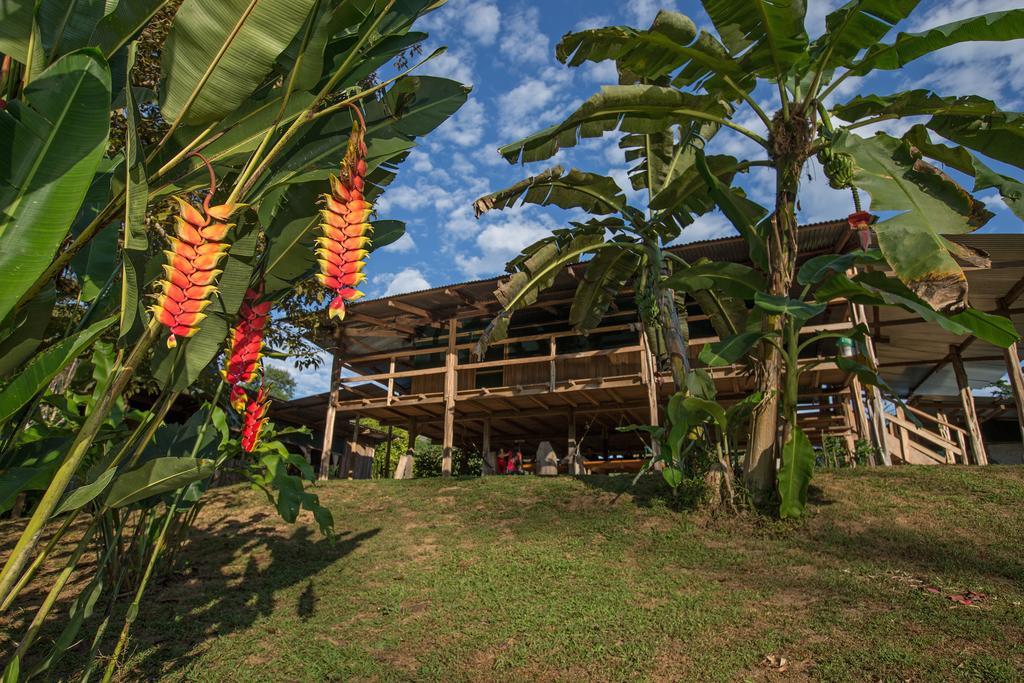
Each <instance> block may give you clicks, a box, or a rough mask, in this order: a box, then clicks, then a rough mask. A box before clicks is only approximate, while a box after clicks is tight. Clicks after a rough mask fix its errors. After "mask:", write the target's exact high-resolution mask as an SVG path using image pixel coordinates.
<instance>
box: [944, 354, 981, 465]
mask: <svg viewBox="0 0 1024 683" xmlns="http://www.w3.org/2000/svg"><path fill="white" fill-rule="evenodd" d="M949 357H950V361H951V363H952V364H953V372H954V373H955V374H956V385H957V387H958V388H959V389H960V403H961V404H962V405H963V409H964V426H965V427H966V428H967V435H968V437H969V438H970V440H971V452H972V453H974V464H976V465H987V464H988V454H987V453H986V452H985V442H984V440H982V438H981V423H979V422H978V410H977V408H976V407H975V405H974V394H972V393H971V385H970V384H969V383H968V381H967V370H966V369H965V368H964V359H963V357H962V356H961V355H960V349H959V348H958V347H956V346H951V347H949Z"/></svg>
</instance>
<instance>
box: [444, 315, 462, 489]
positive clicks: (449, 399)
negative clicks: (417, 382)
mask: <svg viewBox="0 0 1024 683" xmlns="http://www.w3.org/2000/svg"><path fill="white" fill-rule="evenodd" d="M458 324H459V321H458V320H457V319H456V318H451V319H450V320H449V321H448V350H447V351H446V352H445V356H444V435H443V438H442V442H441V447H442V449H443V457H442V460H441V475H442V476H445V477H450V476H452V444H453V442H454V440H455V394H456V392H458V375H457V370H456V367H455V366H456V362H457V360H458V358H457V356H456V355H455V337H456V327H457V326H458Z"/></svg>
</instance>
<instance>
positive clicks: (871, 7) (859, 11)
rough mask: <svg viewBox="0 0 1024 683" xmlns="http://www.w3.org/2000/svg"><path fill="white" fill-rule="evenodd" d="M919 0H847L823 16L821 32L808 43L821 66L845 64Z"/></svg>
mask: <svg viewBox="0 0 1024 683" xmlns="http://www.w3.org/2000/svg"><path fill="white" fill-rule="evenodd" d="M920 1H921V0H851V2H848V3H846V4H845V5H843V6H842V7H840V8H839V9H837V10H835V11H834V12H831V13H830V14H829V15H828V16H826V17H825V29H826V30H825V33H824V34H823V35H822V36H821V37H820V38H818V39H817V40H815V41H814V43H813V44H812V45H811V54H812V56H813V58H815V59H816V60H819V63H822V64H823V66H824V68H825V69H834V68H836V67H839V66H842V67H849V66H850V65H851V64H852V63H853V60H854V59H855V58H856V57H857V55H858V54H860V52H861V51H862V50H863V49H864V48H865V47H867V46H870V45H874V44H875V43H877V42H878V41H879V40H881V39H882V38H884V37H885V35H886V34H887V33H889V31H891V30H892V27H893V26H894V25H895V24H896V23H898V22H899V21H900V20H902V19H905V18H907V17H908V16H909V15H910V13H911V12H913V11H914V8H915V7H917V5H918V3H919V2H920Z"/></svg>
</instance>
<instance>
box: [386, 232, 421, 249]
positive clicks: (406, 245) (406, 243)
mask: <svg viewBox="0 0 1024 683" xmlns="http://www.w3.org/2000/svg"><path fill="white" fill-rule="evenodd" d="M381 251H387V252H391V253H395V254H408V253H409V252H410V251H416V240H414V239H413V238H412V235H410V234H409V231H408V230H406V232H405V234H403V235H402V236H401V237H399V238H398V239H397V240H395V241H394V242H392V243H391V244H389V245H388V246H386V247H384V248H383V249H381Z"/></svg>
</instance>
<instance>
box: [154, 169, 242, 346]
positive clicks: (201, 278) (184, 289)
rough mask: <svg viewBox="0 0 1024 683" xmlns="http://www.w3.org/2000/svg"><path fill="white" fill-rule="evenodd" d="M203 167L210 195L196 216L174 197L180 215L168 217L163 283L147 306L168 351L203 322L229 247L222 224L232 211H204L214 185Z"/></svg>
mask: <svg viewBox="0 0 1024 683" xmlns="http://www.w3.org/2000/svg"><path fill="white" fill-rule="evenodd" d="M196 156H199V158H201V159H203V157H202V156H201V155H199V154H196ZM203 162H204V163H205V164H206V167H207V168H208V169H209V171H210V190H209V192H208V193H207V195H206V198H205V199H204V200H203V207H202V211H200V210H199V209H197V208H196V207H194V206H193V205H192V204H191V203H189V202H188V201H186V200H184V199H182V198H181V197H175V199H176V200H177V201H178V207H179V213H180V215H178V216H175V218H174V220H175V230H174V237H172V238H171V248H170V249H168V250H165V251H164V254H166V255H167V263H165V264H164V278H163V279H161V280H160V281H159V282H158V283H157V284H158V285H159V287H160V293H159V294H157V295H156V303H155V304H154V305H153V306H151V307H150V311H152V313H153V316H154V317H155V318H156V319H157V320H158V321H159V322H160V323H161V324H162V325H164V326H165V327H167V328H168V330H169V331H170V335H169V336H168V337H167V347H168V348H174V347H175V346H177V345H178V338H179V337H186V338H187V337H191V336H192V335H194V334H195V333H196V332H198V331H199V323H200V322H201V321H202V320H203V318H205V317H206V314H205V313H203V309H204V308H206V307H207V306H209V305H210V301H211V299H210V297H211V296H212V295H213V292H214V291H216V289H217V287H216V285H215V280H216V279H217V276H218V275H220V273H221V271H220V269H218V268H217V266H218V265H219V264H220V261H221V259H223V258H224V255H225V254H226V253H227V251H228V247H229V246H230V245H229V244H228V243H227V242H225V241H224V238H225V237H226V236H227V233H228V230H230V229H231V228H232V227H233V225H234V224H233V223H228V222H227V221H228V219H229V218H230V217H231V214H233V213H234V212H235V210H236V208H238V207H237V206H236V205H235V204H221V205H218V206H210V200H211V199H212V198H213V193H214V192H216V190H217V181H216V177H215V176H214V173H213V167H212V166H210V162H208V161H206V159H203Z"/></svg>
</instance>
